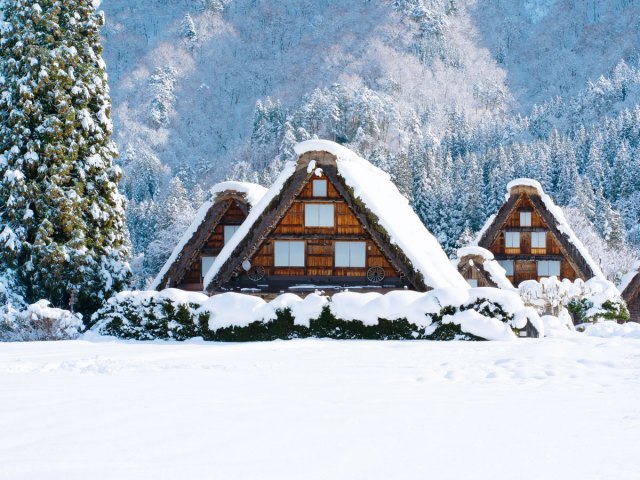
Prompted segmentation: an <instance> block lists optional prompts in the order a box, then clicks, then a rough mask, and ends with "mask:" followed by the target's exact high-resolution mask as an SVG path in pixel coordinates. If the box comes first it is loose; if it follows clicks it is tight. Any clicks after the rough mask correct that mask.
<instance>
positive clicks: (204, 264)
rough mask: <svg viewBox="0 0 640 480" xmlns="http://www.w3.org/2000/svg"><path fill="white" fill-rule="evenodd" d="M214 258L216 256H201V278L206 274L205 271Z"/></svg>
mask: <svg viewBox="0 0 640 480" xmlns="http://www.w3.org/2000/svg"><path fill="white" fill-rule="evenodd" d="M215 260H216V257H202V258H201V260H200V261H201V266H202V271H201V272H200V273H201V276H202V278H204V276H205V275H206V274H207V272H208V271H209V269H210V268H211V265H213V262H214V261H215Z"/></svg>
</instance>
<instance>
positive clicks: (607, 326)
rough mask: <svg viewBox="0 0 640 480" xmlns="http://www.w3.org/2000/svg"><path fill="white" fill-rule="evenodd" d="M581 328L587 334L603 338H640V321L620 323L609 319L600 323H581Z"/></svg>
mask: <svg viewBox="0 0 640 480" xmlns="http://www.w3.org/2000/svg"><path fill="white" fill-rule="evenodd" d="M580 328H581V329H582V330H583V331H584V333H585V334H586V335H589V336H591V337H601V338H614V337H623V338H637V339H639V340H640V323H635V322H627V323H623V324H619V323H617V322H614V321H611V320H607V321H604V322H598V323H589V324H584V325H580Z"/></svg>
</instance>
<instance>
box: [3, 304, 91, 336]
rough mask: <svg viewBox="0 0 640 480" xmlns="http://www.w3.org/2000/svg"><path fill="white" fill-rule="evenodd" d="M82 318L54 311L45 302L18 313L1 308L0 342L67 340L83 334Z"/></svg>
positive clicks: (8, 308)
mask: <svg viewBox="0 0 640 480" xmlns="http://www.w3.org/2000/svg"><path fill="white" fill-rule="evenodd" d="M82 328H83V323H82V315H80V314H78V313H75V314H74V313H71V312H69V311H68V310H62V309H60V308H53V307H51V306H49V302H48V301H46V300H40V301H39V302H36V303H34V304H32V305H28V306H27V307H26V308H25V309H24V310H17V309H16V308H15V307H13V306H12V305H11V304H6V305H4V306H2V307H0V341H5V342H25V341H35V340H67V339H73V338H76V337H77V336H78V334H79V333H80V332H81V331H82Z"/></svg>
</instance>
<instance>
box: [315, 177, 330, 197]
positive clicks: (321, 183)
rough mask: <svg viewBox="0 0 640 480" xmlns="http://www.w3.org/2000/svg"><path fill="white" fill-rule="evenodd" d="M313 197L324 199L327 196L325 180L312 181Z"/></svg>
mask: <svg viewBox="0 0 640 480" xmlns="http://www.w3.org/2000/svg"><path fill="white" fill-rule="evenodd" d="M313 196H314V197H326V196H327V181H326V180H314V181H313Z"/></svg>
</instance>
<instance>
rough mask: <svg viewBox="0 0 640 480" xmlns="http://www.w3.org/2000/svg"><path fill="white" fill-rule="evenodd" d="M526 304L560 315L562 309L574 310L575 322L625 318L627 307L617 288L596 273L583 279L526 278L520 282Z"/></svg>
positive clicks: (622, 319)
mask: <svg viewBox="0 0 640 480" xmlns="http://www.w3.org/2000/svg"><path fill="white" fill-rule="evenodd" d="M519 292H520V296H521V297H522V300H523V301H524V303H525V304H527V305H531V306H533V307H535V308H536V309H537V310H538V311H539V312H541V313H550V314H552V315H555V316H559V315H560V313H561V312H562V310H563V309H565V308H566V309H568V310H569V311H570V312H571V313H573V314H574V316H575V318H576V322H577V323H582V322H595V321H599V320H605V319H606V320H616V321H622V322H625V321H627V320H628V319H629V311H628V310H627V307H626V305H625V303H624V300H623V299H622V297H621V295H620V292H619V291H618V289H617V288H616V287H615V285H614V284H613V283H611V282H610V281H608V280H605V279H603V278H599V277H593V278H591V279H590V280H588V281H586V282H584V281H582V280H581V279H577V280H575V281H573V282H572V281H570V280H568V279H566V278H565V279H563V280H562V281H560V280H558V279H557V278H556V277H549V278H543V279H541V280H540V281H539V282H537V281H535V280H527V281H525V282H522V283H521V284H520V286H519Z"/></svg>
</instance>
